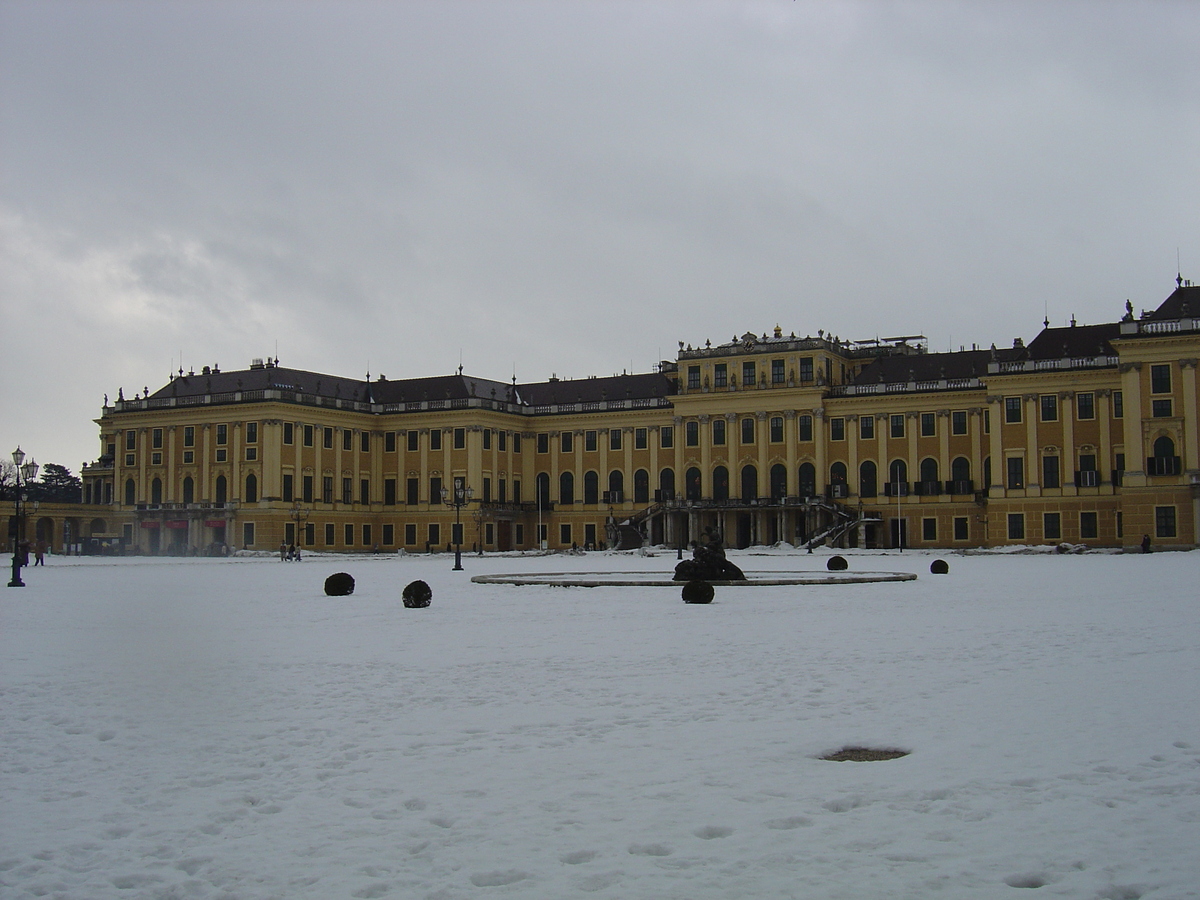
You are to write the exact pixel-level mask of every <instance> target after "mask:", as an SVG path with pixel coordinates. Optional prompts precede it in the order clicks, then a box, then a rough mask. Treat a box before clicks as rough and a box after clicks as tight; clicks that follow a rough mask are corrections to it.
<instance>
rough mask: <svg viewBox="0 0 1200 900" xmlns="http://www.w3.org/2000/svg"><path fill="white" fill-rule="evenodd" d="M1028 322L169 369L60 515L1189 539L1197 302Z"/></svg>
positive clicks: (860, 542) (321, 526) (519, 537)
mask: <svg viewBox="0 0 1200 900" xmlns="http://www.w3.org/2000/svg"><path fill="white" fill-rule="evenodd" d="M1046 326H1047V327H1045V328H1044V329H1043V330H1042V331H1041V333H1040V334H1038V335H1037V336H1036V337H1035V338H1034V339H1033V340H1031V341H1030V342H1029V343H1028V344H1025V343H1024V342H1022V341H1021V340H1020V339H1018V340H1016V341H1015V342H1014V343H1013V345H1012V346H1011V347H1003V348H1000V349H997V348H996V347H995V346H994V345H993V346H992V347H990V348H987V349H971V350H965V349H964V350H961V351H958V352H948V353H935V352H928V351H927V349H926V347H925V346H924V343H923V340H922V339H920V338H912V337H909V338H889V339H885V340H880V341H870V342H857V343H855V342H848V341H844V340H841V339H839V338H837V337H834V336H832V335H826V334H823V333H820V332H818V334H817V336H816V337H812V336H805V337H798V336H797V335H795V334H784V333H783V330H782V329H781V328H779V327H776V328H775V329H774V331H773V332H772V333H768V334H762V335H756V334H753V333H747V334H745V335H743V336H742V337H740V338H735V339H734V340H731V341H730V342H728V343H723V344H716V345H713V344H709V343H706V344H705V345H704V346H703V347H699V346H697V347H691V346H684V344H683V343H682V342H681V343H680V347H679V352H678V354H677V355H676V359H675V360H673V361H664V362H662V363H661V365H660V366H658V371H655V372H652V373H647V374H627V375H617V376H612V377H592V378H585V379H574V380H571V379H556V378H551V379H550V380H549V381H544V382H538V383H532V384H517V383H515V379H514V381H513V382H511V383H509V382H501V381H492V380H488V379H484V378H476V377H470V376H467V375H464V374H463V373H462V371H461V367H460V370H459V372H458V373H457V374H454V375H442V376H432V377H424V378H411V379H404V380H399V381H396V380H389V379H386V378H383V377H382V376H380V377H378V378H376V379H373V380H372V379H366V380H360V379H352V378H341V377H337V376H333V375H326V374H320V373H316V372H308V371H303V370H299V369H292V368H287V367H285V366H282V365H280V364H279V361H278V360H270V359H268V360H255V361H254V362H253V363H252V364H251V365H250V367H249V368H247V369H239V370H236V371H224V370H220V369H218V368H217V367H215V366H214V367H204V368H203V370H202V371H200V372H198V373H197V372H187V373H184V372H183V371H182V370H180V371H179V373H178V374H176V375H175V376H173V377H172V378H171V379H170V381H169V382H168V383H167V384H166V385H164V386H163V387H161V388H160V389H158V390H157V391H154V392H150V391H148V390H147V391H146V392H144V393H143V394H142V395H140V396H134V397H133V398H126V397H124V396H123V394H118V397H117V399H116V400H115V401H113V402H111V403H110V402H109V401H108V399H107V398H106V399H105V405H104V407H103V409H102V411H101V415H100V418H99V419H97V420H96V422H97V424H98V425H99V428H100V443H101V455H100V458H99V459H98V461H97V462H95V463H94V464H91V465H88V466H86V467H85V468H84V471H83V473H82V475H83V480H84V492H85V493H84V504H83V509H82V510H81V511H79V512H78V513H77V514H76V515H75V517H74V520H73V521H74V522H75V525H74V527H75V528H76V529H77V534H79V535H80V537H82V538H83V539H84V540H87V539H88V538H89V536H90V538H91V539H92V543H93V545H94V544H95V543H97V542H101V543H102V542H105V541H108V542H114V543H119V544H121V545H122V546H123V547H124V548H125V549H126V551H127V552H145V553H163V554H165V553H188V552H204V551H205V550H207V549H209V548H212V547H214V546H217V547H219V546H221V545H228V546H230V547H233V548H235V549H240V548H249V549H260V550H261V549H272V548H275V549H277V548H278V547H279V544H280V543H281V542H283V543H286V544H291V543H293V542H294V543H296V544H298V545H300V546H301V547H303V548H305V549H315V550H322V551H353V552H370V551H372V550H382V551H385V552H391V551H395V550H397V549H404V550H406V551H409V552H415V551H422V552H423V551H426V550H439V549H440V550H445V549H447V547H448V546H449V545H450V543H451V542H454V541H455V539H456V538H457V537H461V541H462V544H463V545H464V546H465V547H466V548H467V549H476V548H478V549H482V550H497V551H503V550H509V549H531V548H535V547H538V546H540V545H544V546H547V547H549V548H552V549H555V548H569V547H573V546H591V547H598V546H609V547H612V546H623V547H630V546H638V545H640V544H641V543H642V542H643V541H646V542H649V543H654V544H665V545H667V546H668V547H672V548H674V547H683V546H687V544H688V542H689V541H691V540H694V539H696V538H697V537H698V536H699V535H700V534H701V533H702V532H703V530H704V529H705V528H710V527H711V528H717V529H719V530H720V531H721V532H722V533H723V534H724V536H725V539H726V542H727V544H729V545H731V546H738V547H745V546H749V545H751V544H771V543H775V542H779V541H787V542H790V543H792V544H796V545H802V544H804V543H806V542H812V543H817V542H820V543H830V544H832V545H835V546H866V547H893V546H904V547H914V548H922V547H926V548H969V547H979V546H998V545H1005V544H1041V543H1060V542H1068V543H1072V544H1086V545H1089V546H1097V547H1127V548H1131V547H1136V546H1137V545H1138V544H1139V543H1140V542H1141V541H1142V538H1143V535H1146V534H1149V535H1150V536H1151V538H1152V540H1153V543H1154V546H1155V547H1156V548H1165V547H1178V548H1185V547H1195V546H1196V545H1197V534H1198V533H1200V456H1198V452H1200V432H1198V427H1200V413H1198V408H1197V373H1196V365H1197V358H1198V357H1200V287H1195V286H1192V285H1191V283H1190V282H1184V281H1183V280H1182V279H1179V280H1178V281H1177V287H1176V290H1175V291H1174V292H1173V293H1171V295H1170V296H1169V297H1168V298H1167V299H1166V300H1165V301H1164V302H1163V303H1162V304H1161V305H1160V306H1159V307H1158V308H1157V309H1155V310H1153V311H1146V312H1143V313H1142V314H1141V315H1140V316H1135V315H1134V312H1133V309H1132V306H1131V305H1129V304H1126V311H1125V315H1124V317H1123V318H1122V319H1121V320H1120V321H1114V322H1111V323H1107V324H1101V325H1074V324H1072V325H1071V326H1069V327H1055V328H1051V327H1049V323H1046ZM455 487H458V488H460V489H464V493H465V488H468V487H469V488H470V490H471V494H470V498H469V499H467V498H466V497H465V496H461V497H460V499H461V500H463V501H464V502H463V503H462V504H461V505H460V507H459V508H455V507H454V506H453V505H452V504H453V502H454V497H455V494H454V489H455ZM456 521H460V522H461V528H462V531H461V533H460V534H456V533H455V528H456V525H455V523H456Z"/></svg>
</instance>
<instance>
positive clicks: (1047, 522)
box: [1042, 512, 1062, 541]
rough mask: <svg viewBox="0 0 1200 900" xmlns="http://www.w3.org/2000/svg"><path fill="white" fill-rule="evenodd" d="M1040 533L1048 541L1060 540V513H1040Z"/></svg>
mask: <svg viewBox="0 0 1200 900" xmlns="http://www.w3.org/2000/svg"><path fill="white" fill-rule="evenodd" d="M1042 535H1043V536H1044V537H1045V538H1046V540H1048V541H1058V540H1062V515H1061V513H1056V512H1053V513H1042Z"/></svg>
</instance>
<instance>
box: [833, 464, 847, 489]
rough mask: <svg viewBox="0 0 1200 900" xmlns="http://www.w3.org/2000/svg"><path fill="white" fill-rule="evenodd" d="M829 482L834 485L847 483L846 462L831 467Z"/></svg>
mask: <svg viewBox="0 0 1200 900" xmlns="http://www.w3.org/2000/svg"><path fill="white" fill-rule="evenodd" d="M829 480H830V481H832V482H833V483H834V484H845V483H846V464H845V463H844V462H835V463H834V464H833V465H832V466H830V467H829Z"/></svg>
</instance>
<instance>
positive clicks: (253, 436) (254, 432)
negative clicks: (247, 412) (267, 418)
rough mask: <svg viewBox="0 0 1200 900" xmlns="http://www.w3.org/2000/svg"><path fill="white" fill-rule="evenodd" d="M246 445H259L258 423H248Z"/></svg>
mask: <svg viewBox="0 0 1200 900" xmlns="http://www.w3.org/2000/svg"><path fill="white" fill-rule="evenodd" d="M246 443H247V444H257V443H258V423H257V422H247V423H246Z"/></svg>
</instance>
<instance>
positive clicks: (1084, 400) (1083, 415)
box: [1075, 391, 1096, 419]
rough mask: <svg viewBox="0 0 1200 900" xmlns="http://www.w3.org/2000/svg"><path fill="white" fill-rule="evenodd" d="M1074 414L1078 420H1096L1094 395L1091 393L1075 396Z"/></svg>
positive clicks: (1086, 392)
mask: <svg viewBox="0 0 1200 900" xmlns="http://www.w3.org/2000/svg"><path fill="white" fill-rule="evenodd" d="M1075 414H1076V416H1077V417H1078V418H1080V419H1094V418H1096V395H1095V394H1093V393H1092V392H1091V391H1085V392H1083V393H1080V394H1076V395H1075Z"/></svg>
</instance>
